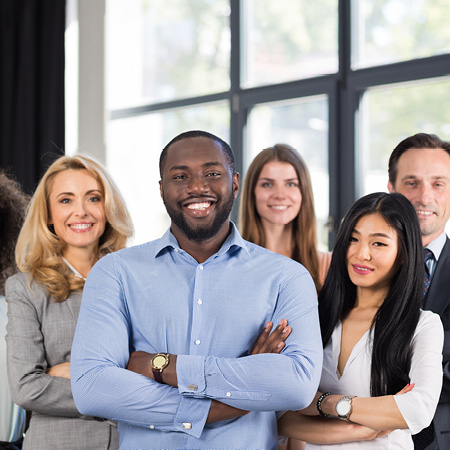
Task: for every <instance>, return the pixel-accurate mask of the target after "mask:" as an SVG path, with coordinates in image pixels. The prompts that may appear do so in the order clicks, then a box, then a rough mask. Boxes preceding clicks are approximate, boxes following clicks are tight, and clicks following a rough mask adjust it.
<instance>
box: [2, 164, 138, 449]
mask: <svg viewBox="0 0 450 450" xmlns="http://www.w3.org/2000/svg"><path fill="white" fill-rule="evenodd" d="M131 235H132V224H131V220H130V217H129V214H128V212H127V209H126V206H125V203H124V201H123V199H122V197H121V195H120V193H119V191H118V190H117V188H116V186H115V184H114V183H113V181H112V180H111V178H110V176H109V174H108V173H107V172H106V170H105V168H104V167H103V166H102V165H101V164H99V163H98V162H96V161H95V160H93V159H92V158H89V157H87V156H82V155H78V156H73V157H69V156H62V157H61V158H59V159H57V160H56V161H55V162H54V163H53V164H52V165H51V166H50V167H49V168H48V169H47V171H46V173H45V174H44V176H43V178H42V180H41V181H40V183H39V185H38V187H37V188H36V191H35V193H34V195H33V197H32V199H31V202H30V207H29V210H28V213H27V216H26V218H25V222H24V225H23V227H22V230H21V232H20V235H19V238H18V241H17V247H16V260H17V265H18V267H19V269H20V270H21V273H18V274H16V275H14V276H13V277H11V278H9V279H8V280H7V282H6V300H7V302H8V326H7V336H6V340H7V347H8V377H9V383H10V386H11V393H12V396H13V399H14V401H15V402H16V403H17V404H19V405H20V406H22V407H23V408H25V409H27V410H29V411H32V415H31V420H30V425H29V428H28V430H27V432H26V435H25V439H24V443H23V449H24V450H30V449H31V450H51V449H55V450H56V449H58V450H59V449H66V450H71V449H73V450H75V449H77V450H79V449H85V450H87V449H93V448H95V449H98V450H100V449H105V450H106V449H109V450H114V449H117V448H118V446H119V441H118V432H117V425H116V424H115V423H114V422H111V421H105V420H103V419H99V418H95V417H87V416H83V415H81V414H80V413H79V412H78V410H77V408H76V406H75V403H74V400H73V397H72V391H71V387H70V355H71V346H72V340H73V335H74V332H75V326H76V323H77V319H78V313H79V310H80V305H81V293H82V290H83V287H84V282H85V279H86V277H87V275H88V273H89V271H90V270H91V268H92V266H93V265H94V264H95V263H96V262H97V260H98V259H99V258H101V257H102V256H104V255H106V254H108V253H110V252H113V251H116V250H119V249H121V248H123V247H125V245H126V242H127V239H128V238H129V237H130V236H131Z"/></svg>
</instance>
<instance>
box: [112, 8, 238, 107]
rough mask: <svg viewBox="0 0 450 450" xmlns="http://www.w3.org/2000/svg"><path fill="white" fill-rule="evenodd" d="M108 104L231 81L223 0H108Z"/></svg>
mask: <svg viewBox="0 0 450 450" xmlns="http://www.w3.org/2000/svg"><path fill="white" fill-rule="evenodd" d="M106 6H107V18H106V23H107V38H106V42H107V49H106V54H107V60H106V61H107V71H106V76H107V98H108V100H107V102H108V107H109V109H118V108H125V107H129V106H137V105H141V104H144V103H154V102H162V101H168V100H174V99H180V98H188V97H194V96H199V95H206V94H211V93H216V92H223V91H226V90H228V89H229V87H230V76H229V71H230V24H229V21H230V20H229V15H230V7H229V1H228V0H214V1H210V0H189V1H185V0H164V1H161V0H133V1H123V0H107V2H106Z"/></svg>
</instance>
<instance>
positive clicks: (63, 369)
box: [47, 362, 70, 380]
mask: <svg viewBox="0 0 450 450" xmlns="http://www.w3.org/2000/svg"><path fill="white" fill-rule="evenodd" d="M47 373H48V374H49V375H50V376H51V377H60V378H67V379H68V380H70V362H65V363H61V364H56V366H53V367H49V368H48V370H47Z"/></svg>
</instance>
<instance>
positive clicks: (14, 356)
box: [6, 273, 119, 450]
mask: <svg viewBox="0 0 450 450" xmlns="http://www.w3.org/2000/svg"><path fill="white" fill-rule="evenodd" d="M28 281H29V274H24V273H18V274H16V275H14V276H12V277H11V278H9V279H8V280H7V282H6V300H7V302H8V325H7V336H6V342H7V347H8V350H7V358H8V378H9V383H10V387H11V395H12V398H13V400H14V401H15V402H16V403H17V404H18V405H20V406H22V407H23V408H24V409H27V410H29V411H32V412H33V413H32V418H31V421H30V426H29V428H28V430H27V432H26V436H25V441H24V446H23V449H24V450H51V449H55V450H60V449H65V450H72V449H73V450H78V449H86V450H88V449H96V450H97V449H98V450H101V449H110V450H113V449H117V448H118V446H119V444H118V433H117V428H116V424H115V423H114V422H111V421H99V420H95V419H94V418H92V417H87V416H82V415H81V414H80V413H79V412H78V410H77V408H76V406H75V403H74V401H73V397H72V391H71V388H70V380H67V379H65V378H60V377H52V376H50V375H48V374H47V373H46V371H47V369H48V368H49V367H52V366H55V365H56V364H60V363H64V362H69V361H70V351H71V347H72V340H73V335H74V333H75V327H76V323H77V319H78V314H79V311H80V305H81V293H80V292H74V293H72V294H71V295H70V296H69V298H68V299H67V300H65V301H63V302H60V303H56V302H55V301H54V300H53V299H52V297H51V296H50V295H49V294H48V292H47V289H46V288H45V287H44V286H43V285H41V284H38V283H34V282H33V283H32V284H31V290H30V288H29V284H28Z"/></svg>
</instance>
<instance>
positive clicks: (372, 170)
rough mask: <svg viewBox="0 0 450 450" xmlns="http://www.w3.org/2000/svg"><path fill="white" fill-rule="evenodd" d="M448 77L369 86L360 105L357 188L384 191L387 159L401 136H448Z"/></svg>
mask: <svg viewBox="0 0 450 450" xmlns="http://www.w3.org/2000/svg"><path fill="white" fill-rule="evenodd" d="M449 90H450V78H445V79H438V80H434V81H432V82H422V83H417V82H415V83H406V84H397V85H389V86H383V87H382V88H374V89H369V90H368V91H367V92H366V94H365V95H364V96H363V99H362V105H361V119H362V121H361V125H362V127H361V129H362V131H361V139H360V147H361V151H360V152H359V155H358V157H359V161H358V166H359V179H360V180H361V181H360V183H359V192H360V194H361V195H365V194H369V193H370V192H376V191H382V192H387V182H388V174H387V168H388V161H389V156H390V154H391V152H392V150H393V149H394V148H395V147H396V146H397V144H399V143H400V142H401V141H402V140H403V139H404V138H406V137H408V136H411V135H413V134H416V133H420V132H425V133H432V134H437V135H438V136H439V137H440V138H442V139H444V140H450V109H449V108H448V106H447V104H446V102H445V101H442V99H445V98H447V97H448V92H449Z"/></svg>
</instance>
